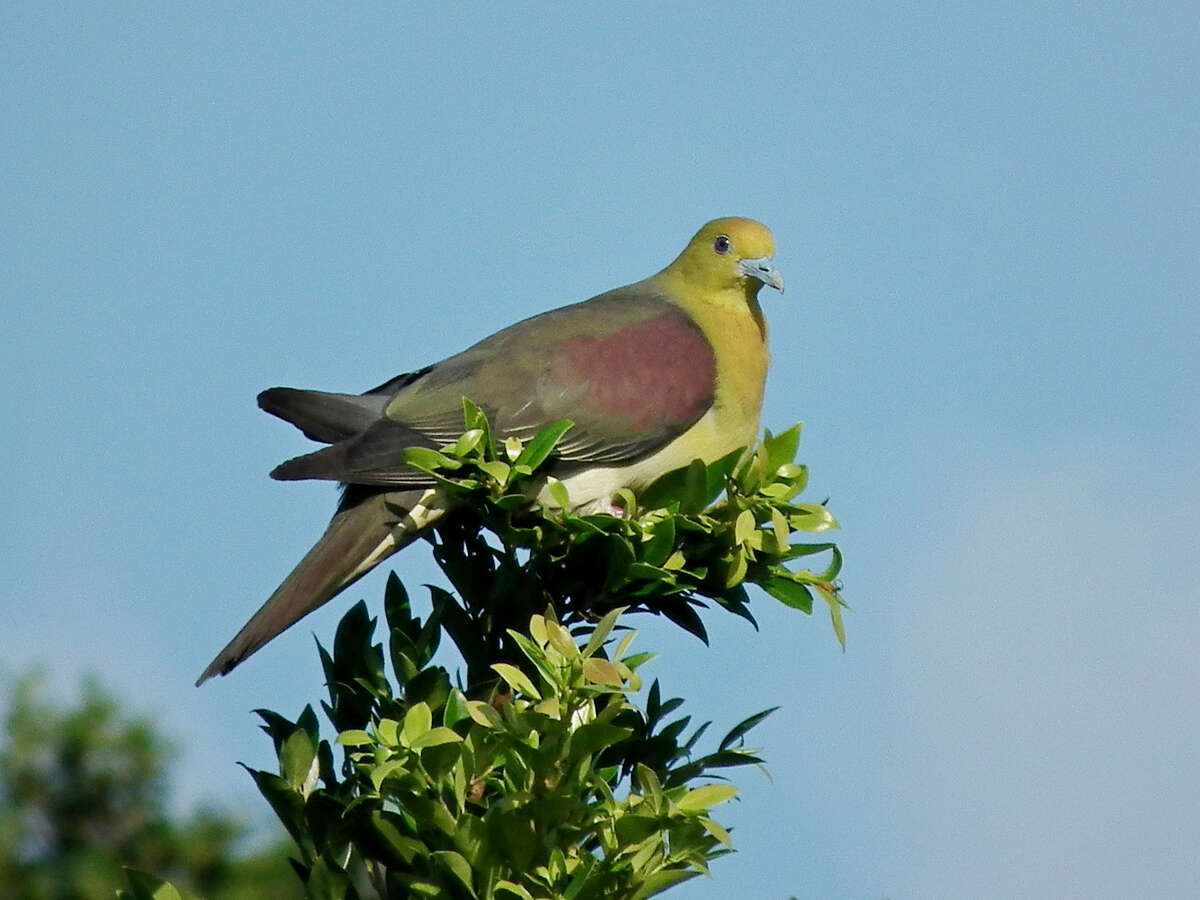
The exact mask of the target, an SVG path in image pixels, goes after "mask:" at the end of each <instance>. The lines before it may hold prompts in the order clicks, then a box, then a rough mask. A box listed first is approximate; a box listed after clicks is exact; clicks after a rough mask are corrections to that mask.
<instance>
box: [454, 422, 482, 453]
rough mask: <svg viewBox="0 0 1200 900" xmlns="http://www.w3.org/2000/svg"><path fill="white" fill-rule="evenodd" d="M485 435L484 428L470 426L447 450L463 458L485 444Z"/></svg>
mask: <svg viewBox="0 0 1200 900" xmlns="http://www.w3.org/2000/svg"><path fill="white" fill-rule="evenodd" d="M484 437H485V435H484V431H483V429H482V428H468V429H467V430H466V431H464V432H463V433H462V436H461V437H460V438H459V439H458V440H457V441H455V442H454V444H453V446H451V447H450V449H449V450H448V451H447V452H448V453H449V454H450V455H451V456H454V457H456V458H458V459H462V458H463V457H464V456H469V455H470V454H472V453H474V452H475V451H476V450H477V449H479V447H481V446H482V445H483V441H484Z"/></svg>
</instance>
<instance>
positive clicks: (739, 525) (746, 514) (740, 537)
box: [733, 509, 757, 581]
mask: <svg viewBox="0 0 1200 900" xmlns="http://www.w3.org/2000/svg"><path fill="white" fill-rule="evenodd" d="M756 527H757V523H756V522H755V521H754V513H753V511H751V510H749V509H743V510H742V511H741V512H740V513H738V517H737V521H736V522H735V523H734V525H733V542H734V543H735V544H744V543H746V541H748V540H749V539H750V535H751V534H753V533H754V529H755V528H756ZM738 580H739V581H740V580H741V579H738Z"/></svg>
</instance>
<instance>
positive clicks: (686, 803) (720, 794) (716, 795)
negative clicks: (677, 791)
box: [676, 784, 738, 813]
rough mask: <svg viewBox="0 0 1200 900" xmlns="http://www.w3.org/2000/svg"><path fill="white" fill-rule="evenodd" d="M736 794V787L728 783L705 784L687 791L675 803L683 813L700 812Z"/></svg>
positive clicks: (730, 798)
mask: <svg viewBox="0 0 1200 900" xmlns="http://www.w3.org/2000/svg"><path fill="white" fill-rule="evenodd" d="M737 795H738V789H737V788H735V787H733V786H732V785H728V784H706V785H705V786H704V787H698V788H695V789H694V790H691V791H688V792H687V793H686V794H684V795H683V796H682V797H680V798H679V802H678V803H677V804H676V806H678V807H679V808H680V810H682V811H683V812H685V813H701V812H706V811H707V810H709V809H712V808H713V807H714V806H716V805H718V804H720V803H724V802H726V801H727V800H732V799H733V798H734V797H736V796H737Z"/></svg>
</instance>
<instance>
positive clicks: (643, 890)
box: [629, 869, 700, 900]
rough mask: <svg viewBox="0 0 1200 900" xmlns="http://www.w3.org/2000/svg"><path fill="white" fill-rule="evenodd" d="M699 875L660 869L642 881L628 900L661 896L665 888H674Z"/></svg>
mask: <svg viewBox="0 0 1200 900" xmlns="http://www.w3.org/2000/svg"><path fill="white" fill-rule="evenodd" d="M699 874H700V873H699V872H697V871H695V870H689V869H662V870H660V871H658V872H655V873H654V874H653V875H650V876H649V877H647V878H646V879H645V880H643V881H642V886H641V887H640V888H638V889H637V891H635V892H634V893H633V894H632V895H631V896H630V898H629V900H646V898H647V897H653V896H654V895H655V894H661V893H662V892H663V891H665V890H666V889H667V888H670V887H674V886H675V885H677V884H679V883H680V882H681V881H687V880H688V879H690V878H695V877H696V876H697V875H699Z"/></svg>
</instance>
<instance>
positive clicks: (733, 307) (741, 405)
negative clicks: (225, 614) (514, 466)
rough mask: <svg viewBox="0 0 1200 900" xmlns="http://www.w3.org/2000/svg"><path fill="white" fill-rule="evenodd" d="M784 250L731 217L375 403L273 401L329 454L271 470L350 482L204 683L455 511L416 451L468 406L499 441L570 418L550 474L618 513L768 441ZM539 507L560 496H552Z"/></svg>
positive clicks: (444, 437)
mask: <svg viewBox="0 0 1200 900" xmlns="http://www.w3.org/2000/svg"><path fill="white" fill-rule="evenodd" d="M774 253H775V242H774V239H773V238H772V236H771V232H770V231H769V230H768V229H767V228H766V227H765V226H764V225H761V224H760V223H758V222H754V221H752V220H749V219H740V218H724V219H717V220H715V221H712V222H709V223H708V224H707V225H705V226H704V227H703V228H701V229H700V230H699V231H698V232H697V233H696V236H695V237H693V238H692V240H691V241H690V242H689V243H688V245H687V247H685V248H684V250H683V252H682V253H681V254H680V255H679V256H678V258H676V259H675V261H674V262H672V263H671V264H670V265H669V266H667V267H666V268H665V269H663V270H662V271H661V272H659V273H658V274H657V275H652V276H651V277H650V278H647V279H645V280H644V281H639V282H637V283H636V284H631V285H628V286H626V287H620V288H616V289H615V290H611V291H608V292H606V293H603V294H600V295H599V296H596V297H593V298H592V299H590V300H585V301H583V302H582V303H576V304H573V305H571V306H564V307H562V308H560V309H556V310H552V311H551V312H547V313H543V314H541V315H538V316H534V317H532V318H529V319H525V320H524V321H522V322H518V323H517V324H515V325H512V326H510V327H508V328H505V329H504V330H503V331H499V332H497V333H496V334H493V335H492V336H491V337H488V338H485V339H484V340H482V341H480V342H479V343H477V344H475V345H474V346H472V347H469V348H468V349H466V350H464V351H462V352H461V353H459V354H457V355H455V356H451V357H449V358H448V359H444V360H442V361H441V362H439V363H434V364H433V365H431V366H428V367H426V368H424V369H419V370H417V371H415V372H411V373H409V374H405V375H399V376H397V377H395V378H393V379H391V380H390V381H387V382H385V383H384V384H381V385H380V386H379V387H377V388H373V389H372V390H369V391H367V392H366V393H363V394H336V393H326V392H322V391H309V390H297V389H295V388H270V389H269V390H266V391H263V392H262V393H261V394H259V396H258V405H259V406H260V407H261V408H262V409H264V410H266V411H267V412H269V413H271V414H272V415H275V416H278V417H280V418H281V419H284V420H286V421H288V422H291V423H292V424H293V425H295V426H296V427H297V428H299V429H300V430H301V431H303V432H304V434H305V435H306V436H308V437H309V438H310V439H312V440H314V441H319V442H321V443H324V444H327V445H328V446H326V447H324V448H322V449H320V450H317V451H316V452H313V453H309V454H307V455H305V456H299V457H297V458H295V459H290V460H288V461H287V462H285V463H283V464H282V465H280V466H278V467H277V468H276V469H275V470H274V471H273V472H272V473H271V477H272V478H276V479H279V480H282V481H293V480H298V479H310V478H316V479H324V480H328V481H336V482H340V483H342V484H343V485H345V486H346V489H345V492H344V493H343V495H342V499H341V502H340V504H339V505H338V508H337V512H336V513H335V515H334V517H333V520H332V521H331V522H330V523H329V527H328V528H326V530H325V533H324V534H323V535H322V536H321V539H320V540H319V541H317V543H316V545H315V546H314V547H313V548H312V549H311V550H309V551H308V554H307V555H306V556H305V557H304V558H303V559H302V560H300V562H299V564H298V565H297V566H296V568H295V569H293V570H292V572H291V574H290V575H288V576H287V578H285V579H284V581H283V583H282V584H281V585H280V586H279V587H278V588H277V589H276V591H275V592H274V593H273V594H272V595H271V596H270V598H269V599H268V600H267V602H266V603H265V604H263V606H262V608H261V609H259V610H258V612H256V613H255V614H254V615H253V616H252V617H251V618H250V621H249V622H247V623H246V625H245V626H244V627H243V628H242V630H241V631H239V632H238V633H237V635H236V636H235V637H234V638H233V640H232V641H230V642H229V644H228V645H227V646H226V647H225V649H224V650H222V651H221V652H220V653H219V654H217V657H216V658H215V659H214V660H213V661H212V662H211V663H210V664H209V666H208V668H206V669H205V670H204V673H203V674H202V675H201V676H200V678H199V679H198V680H197V682H196V684H197V685H199V684H201V683H203V682H204V681H205V680H206V679H208V678H211V677H212V676H214V675H225V674H227V673H228V672H229V671H230V670H232V669H233V668H234V667H235V666H236V665H238V663H240V662H241V661H242V660H244V659H245V658H246V657H247V656H249V655H250V654H251V653H254V652H255V651H256V650H258V649H259V648H260V647H262V646H263V645H264V644H265V643H267V641H269V640H271V639H272V638H274V637H275V636H276V635H278V634H279V633H281V632H282V631H284V629H286V628H288V627H290V626H291V625H293V624H294V623H295V622H297V621H298V620H299V619H301V618H302V617H303V616H305V615H307V614H308V613H310V612H312V611H313V610H314V609H316V608H317V607H319V606H321V605H322V604H324V603H326V602H328V601H329V600H331V599H332V598H333V597H335V596H336V595H337V594H339V593H340V592H341V591H343V590H345V589H346V588H347V587H348V586H349V585H351V584H353V583H354V582H355V581H356V580H358V579H359V578H361V577H362V576H363V575H365V574H366V573H367V572H369V571H370V570H371V569H373V568H374V567H375V566H377V565H378V564H379V563H380V562H381V561H382V560H384V559H386V558H387V557H388V556H390V555H391V554H393V553H395V552H396V551H397V550H399V549H401V548H402V547H404V546H406V545H407V544H409V543H411V542H412V541H413V540H414V539H416V538H417V537H418V536H419V535H420V534H421V532H422V531H423V530H424V529H426V528H428V527H430V526H431V525H432V524H433V523H434V522H436V521H437V520H438V519H439V518H440V517H441V516H442V515H444V514H445V513H446V512H447V511H448V509H450V507H451V506H452V503H451V501H450V499H449V498H448V497H447V496H446V495H445V494H444V493H443V492H442V491H441V490H439V489H438V487H437V485H436V484H435V482H434V481H433V479H431V478H430V477H429V475H427V474H426V473H424V472H419V471H417V470H415V469H411V468H409V467H408V466H406V465H405V464H404V451H405V449H407V448H410V447H431V448H436V447H439V446H442V445H445V444H450V443H453V442H454V441H456V440H457V439H458V438H459V436H460V435H461V434H462V432H463V428H464V426H463V413H462V400H463V398H464V397H466V398H469V399H470V400H472V401H473V402H474V403H476V404H477V405H478V406H479V407H480V408H481V409H482V410H483V411H484V412H485V413H486V414H487V416H488V419H489V420H490V421H491V423H492V428H493V431H494V433H495V435H496V436H497V438H500V439H504V438H509V437H516V438H519V439H521V440H523V441H526V440H528V439H530V438H532V437H533V436H534V435H536V434H537V433H538V432H539V431H541V430H542V429H543V428H545V427H546V426H547V425H550V424H552V423H554V422H556V421H559V420H562V419H569V420H571V421H572V422H573V423H574V427H572V428H571V429H570V430H569V431H568V432H567V433H566V435H565V436H564V437H563V439H562V440H561V442H560V443H559V444H558V446H557V448H556V450H555V452H554V455H553V456H552V457H551V460H550V462H549V464H548V465H549V471H550V472H551V473H552V474H553V475H554V476H555V477H557V478H559V479H560V480H561V481H562V482H563V484H564V486H565V487H566V489H567V493H568V495H569V497H570V499H571V503H572V504H573V507H572V508H573V509H575V510H577V511H580V512H590V511H596V510H608V509H611V499H612V497H613V495H614V493H615V492H616V491H618V490H620V489H622V488H628V489H631V490H633V491H635V492H636V491H637V490H638V489H639V488H642V487H645V486H646V485H648V484H649V483H650V482H652V481H654V480H655V479H656V478H658V477H659V476H660V475H663V474H665V473H667V472H670V471H672V470H674V469H677V468H680V467H681V466H686V465H688V464H689V463H691V462H692V460H695V459H700V460H703V461H704V462H706V463H711V462H714V461H716V460H718V459H720V458H721V457H723V456H725V455H726V454H728V453H730V452H732V451H733V450H736V449H737V448H739V447H742V446H745V445H746V444H749V443H751V442H752V441H753V440H754V439H755V438H756V436H757V434H758V422H759V415H760V412H761V409H762V398H763V387H764V383H765V381H766V374H767V365H768V353H767V327H766V322H765V321H764V319H763V314H762V309H761V308H760V307H759V303H758V292H759V289H760V288H761V287H762V286H763V285H764V284H765V285H769V286H770V287H773V288H775V289H777V290H779V291H782V290H783V278H782V276H781V275H780V273H779V271H778V270H777V269H776V268H775V264H774ZM538 500H539V502H542V503H545V504H550V503H552V501H551V500H550V498H549V496H548V494H547V492H546V491H544V490H543V492H542V494H541V495H539V497H538Z"/></svg>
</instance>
